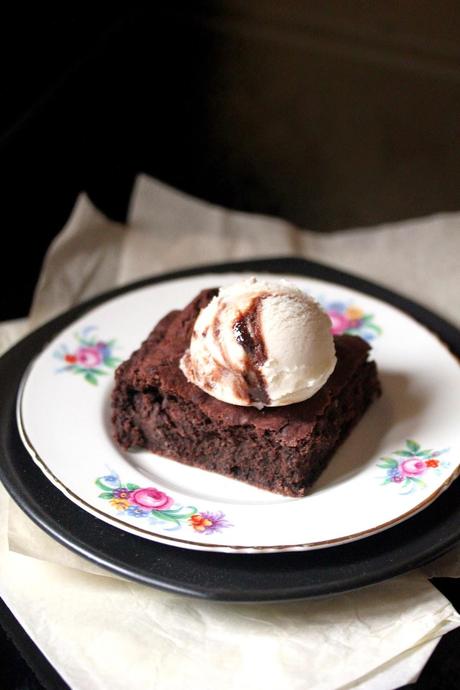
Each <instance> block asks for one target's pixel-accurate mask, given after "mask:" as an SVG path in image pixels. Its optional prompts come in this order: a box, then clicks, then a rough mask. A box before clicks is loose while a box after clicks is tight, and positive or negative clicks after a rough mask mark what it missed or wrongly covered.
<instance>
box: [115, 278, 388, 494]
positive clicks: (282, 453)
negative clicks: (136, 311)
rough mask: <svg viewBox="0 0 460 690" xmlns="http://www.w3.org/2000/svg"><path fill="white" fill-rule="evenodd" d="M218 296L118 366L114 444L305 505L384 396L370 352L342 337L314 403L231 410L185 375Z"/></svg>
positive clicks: (208, 294) (199, 301)
mask: <svg viewBox="0 0 460 690" xmlns="http://www.w3.org/2000/svg"><path fill="white" fill-rule="evenodd" d="M215 294H217V290H203V291H202V292H201V293H200V294H199V295H198V296H197V297H196V298H195V299H194V300H193V301H192V302H191V303H190V304H189V305H188V306H187V307H185V309H183V310H182V311H173V312H171V313H169V314H168V315H167V316H165V317H164V318H163V319H162V320H161V321H160V322H159V323H158V324H157V326H156V327H155V328H154V329H153V331H152V333H151V334H150V335H149V336H148V338H147V340H145V342H144V343H142V345H141V347H140V348H139V349H138V350H137V351H136V352H134V353H133V354H132V355H131V357H130V358H129V359H128V360H127V361H126V362H124V363H123V364H121V365H120V366H119V367H118V369H117V371H116V374H115V379H116V384H115V389H114V391H113V395H112V422H113V430H114V438H115V440H116V442H117V443H118V444H119V445H120V446H121V447H122V448H124V449H134V448H142V449H147V450H149V451H152V452H153V453H157V454H158V455H163V456H166V457H168V458H172V459H174V460H178V461H179V462H181V463H184V464H186V465H192V466H194V467H199V468H201V469H205V470H209V471H211V472H218V473H219V474H222V475H225V476H227V477H233V478H235V479H238V480H240V481H244V482H247V483H249V484H253V485H255V486H258V487H260V488H263V489H266V490H269V491H273V492H276V493H280V494H285V495H288V496H304V495H305V494H306V492H307V490H308V488H309V487H310V486H311V485H312V484H313V482H314V481H315V480H316V479H317V478H318V476H319V475H320V473H321V472H322V471H323V470H324V468H325V467H326V465H327V463H328V461H329V460H330V458H331V456H332V455H333V453H334V450H335V449H336V448H337V446H338V445H339V444H340V443H341V442H342V441H343V439H344V438H345V437H346V436H347V434H348V432H349V431H350V429H351V428H352V427H353V426H354V425H355V424H356V423H357V421H358V420H359V419H360V418H361V416H362V415H363V413H364V412H365V410H366V408H367V407H368V406H369V404H370V403H371V402H372V400H373V399H374V398H376V397H378V396H379V395H380V384H379V381H378V377H377V369H376V365H375V363H374V362H373V361H368V354H369V349H370V348H369V345H368V344H367V342H366V341H364V340H362V339H361V338H359V337H357V336H352V335H341V336H336V337H335V347H336V355H337V364H336V367H335V370H334V372H333V373H332V375H331V376H330V378H329V379H328V381H327V382H326V384H325V385H324V386H323V387H322V388H321V389H320V390H319V391H318V392H317V393H316V394H315V395H314V396H313V397H312V398H310V399H308V400H305V401H303V402H299V403H295V404H293V405H286V406H283V407H265V408H263V409H262V410H258V409H256V408H255V407H241V406H238V405H230V404H228V403H225V402H221V401H220V400H217V399H216V398H213V397H212V396H210V395H208V394H207V393H205V392H204V391H202V390H201V389H200V388H198V387H197V386H195V385H194V384H192V383H189V382H188V381H187V379H186V378H185V376H184V375H183V373H182V371H181V370H180V369H179V360H180V359H181V357H182V355H183V354H184V351H185V350H186V349H187V347H188V346H189V342H190V336H191V333H192V329H193V325H194V322H195V319H196V317H197V315H198V313H199V311H200V310H201V309H202V308H203V307H205V306H206V305H207V304H208V303H209V301H210V300H211V299H212V297H213V296H214V295H215ZM154 462H155V460H154V459H153V458H152V463H154Z"/></svg>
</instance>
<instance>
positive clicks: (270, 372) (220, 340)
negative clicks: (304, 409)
mask: <svg viewBox="0 0 460 690" xmlns="http://www.w3.org/2000/svg"><path fill="white" fill-rule="evenodd" d="M335 364H336V357H335V348H334V341H333V338H332V334H331V322H330V320H329V317H328V316H327V314H325V313H324V312H323V311H322V309H321V308H320V307H319V305H318V304H317V303H316V302H315V301H314V300H313V299H312V298H311V297H309V296H308V295H306V294H305V293H304V292H303V291H302V290H300V289H299V288H298V287H296V286H295V285H293V284H292V283H290V282H288V281H286V280H258V279H256V278H249V279H246V280H242V281H240V282H238V283H235V284H233V285H230V286H228V287H223V288H221V289H220V291H219V294H218V295H217V296H216V297H214V298H213V299H212V300H211V302H210V303H209V304H208V305H207V306H206V307H205V308H204V309H202V310H201V312H200V313H199V315H198V317H197V319H196V322H195V325H194V329H193V333H192V337H191V341H190V348H189V349H188V350H187V352H186V353H185V354H184V356H183V357H182V359H181V362H180V367H181V369H182V371H183V373H184V374H185V376H186V377H187V379H188V380H189V381H191V382H192V383H194V384H195V385H196V386H199V388H201V389H202V390H204V391H206V392H207V393H209V394H210V395H212V396H214V397H215V398H218V399H219V400H223V401H224V402H227V403H231V404H233V405H245V406H248V405H254V406H255V407H258V408H262V407H264V406H269V407H275V406H281V405H290V404H292V403H296V402H300V401H302V400H306V399H307V398H310V397H312V396H313V395H314V394H315V393H316V392H317V391H318V390H319V389H320V388H321V387H322V386H323V385H324V384H325V383H326V381H327V379H328V378H329V376H330V375H331V373H332V372H333V370H334V367H335Z"/></svg>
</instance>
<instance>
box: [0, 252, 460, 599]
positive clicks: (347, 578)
mask: <svg viewBox="0 0 460 690" xmlns="http://www.w3.org/2000/svg"><path fill="white" fill-rule="evenodd" d="M237 271H245V272H248V271H254V272H255V271H262V272H272V273H284V274H291V275H292V274H298V275H301V276H307V277H310V278H318V279H321V280H325V281H329V282H334V283H338V284H341V285H345V286H347V287H351V288H354V289H356V290H359V291H361V292H364V293H367V294H369V295H372V296H374V297H376V298H378V299H380V300H382V301H386V302H388V303H390V304H392V305H394V306H396V307H398V308H399V309H401V310H403V311H405V312H406V313H408V314H410V315H411V316H412V317H414V318H415V319H417V320H418V321H419V322H420V323H422V324H424V325H425V326H426V327H427V328H429V329H430V330H431V331H433V332H434V333H436V334H437V335H438V336H439V338H440V339H441V340H442V341H444V343H445V344H446V345H447V346H448V347H449V348H450V350H451V351H452V352H453V353H454V354H456V355H457V356H460V332H459V331H458V329H456V328H454V327H453V326H452V325H451V324H449V323H447V322H446V321H444V320H443V319H441V318H439V317H438V316H436V315H435V314H433V313H432V312H430V311H428V310H426V309H425V308H423V307H421V306H420V305H417V304H415V303H413V302H411V301H409V300H407V299H405V298H403V297H401V296H400V295H397V294H395V293H393V292H391V291H389V290H387V289H385V288H382V287H380V286H377V285H374V284H372V283H369V282H367V281H365V280H362V279H360V278H357V277H355V276H351V275H349V274H345V273H342V272H339V271H337V270H334V269H332V268H328V267H326V266H322V265H320V264H317V263H312V262H310V261H305V260H303V259H294V258H280V259H267V260H255V261H249V262H240V263H231V264H230V263H226V264H219V265H215V266H203V267H199V268H195V269H191V270H186V271H180V272H176V273H169V274H167V275H162V276H157V277H155V278H152V279H148V280H144V281H141V282H138V283H135V284H133V285H129V286H127V287H123V288H120V289H116V290H112V291H111V292H109V293H106V294H104V295H102V296H99V297H97V298H95V299H93V300H91V301H89V302H86V303H85V304H83V305H80V306H78V307H75V308H74V309H72V310H70V311H68V312H67V313H65V314H64V315H62V316H59V317H58V318H56V319H54V320H52V321H50V322H49V323H47V324H45V325H44V326H42V327H41V328H40V329H38V330H37V331H35V332H34V333H32V334H31V335H29V336H27V337H26V338H24V339H23V340H22V341H21V342H20V343H18V344H17V345H16V346H15V347H13V348H12V349H11V350H9V351H8V352H7V353H6V354H5V355H4V356H3V357H2V358H1V359H0V381H1V382H2V407H1V411H0V478H1V480H2V482H3V483H4V485H5V487H6V488H7V490H8V491H9V493H10V494H11V496H12V497H13V499H14V500H15V501H16V503H17V504H18V505H19V506H20V507H21V508H22V509H23V510H24V511H25V513H27V515H29V517H30V518H32V520H34V521H35V522H36V523H37V525H39V526H40V527H41V528H42V529H43V530H45V531H46V532H47V533H48V534H50V535H51V536H52V537H54V538H55V539H56V540H57V541H59V542H60V543H61V544H63V545H64V546H67V547H68V548H69V549H71V550H73V551H75V552H76V553H78V554H79V555H81V556H84V557H85V558H88V559H89V560H91V561H93V562H94V563H97V564H98V565H100V566H102V567H104V568H107V569H108V570H110V571H112V572H114V573H118V574H119V575H122V576H124V577H127V578H130V579H132V580H135V581H137V582H142V583H144V584H147V585H151V586H154V587H159V588H161V589H164V590H168V591H171V592H177V593H181V594H187V595H192V596H197V597H202V598H207V599H213V600H218V601H238V602H253V601H282V600H288V599H305V598H309V597H321V596H329V595H332V594H337V593H339V592H345V591H349V590H353V589H357V588H359V587H363V586H366V585H370V584H373V583H375V582H379V581H381V580H385V579H388V578H390V577H393V576H396V575H399V574H401V573H404V572H406V571H408V570H411V569H412V568H416V567H418V566H420V565H422V564H424V563H427V562H429V561H430V560H432V559H434V558H435V557H437V556H440V555H441V554H443V553H445V552H446V551H448V550H449V549H450V548H451V547H453V546H454V545H455V544H456V543H457V542H458V541H459V540H460V481H455V482H454V483H453V484H452V486H451V487H450V488H449V489H448V490H447V491H445V492H444V493H443V494H442V495H441V496H440V497H439V498H437V499H436V501H434V503H432V504H431V505H430V506H429V507H427V508H426V509H425V510H423V511H422V512H421V513H419V514H418V515H416V516H414V517H412V518H410V519H408V520H406V521H405V522H404V523H402V524H400V525H397V526H395V527H392V528H391V529H388V530H385V531H384V532H381V533H379V534H376V535H374V536H371V537H368V538H366V539H362V540H359V541H355V542H352V543H348V544H343V545H341V546H333V547H329V548H325V549H319V550H314V551H304V552H295V553H279V554H276V553H275V554H226V553H215V552H207V551H193V550H189V549H184V548H176V547H172V546H166V545H164V544H159V543H155V542H152V541H149V540H147V539H143V538H141V537H137V536H134V535H132V534H129V533H128V532H124V531H122V530H119V529H117V528H115V527H112V526H111V525H108V524H106V523H105V522H103V521H101V520H99V519H97V518H95V517H93V516H92V515H90V514H89V513H87V512H85V511H84V510H82V509H81V508H79V507H78V506H76V505H75V504H74V503H72V502H71V501H70V500H69V499H67V498H66V497H65V496H64V494H62V493H61V492H60V491H59V490H58V489H56V488H55V487H54V486H53V485H52V484H51V483H50V481H49V480H48V479H47V478H46V477H45V475H44V474H43V473H42V472H41V470H40V469H39V468H38V467H37V466H36V465H35V463H34V462H33V461H32V460H31V458H30V456H29V454H28V452H27V451H26V449H25V448H24V446H23V444H22V442H21V440H20V437H19V433H18V428H17V425H16V397H17V392H18V387H19V384H20V381H21V378H22V376H23V374H24V371H25V369H26V368H27V366H28V364H29V363H30V361H31V360H32V359H33V358H34V356H35V355H37V354H38V353H39V352H40V351H41V349H42V348H43V347H44V346H45V345H46V344H47V343H48V342H49V340H50V339H52V338H53V337H54V336H55V335H57V334H58V333H59V332H60V331H61V330H62V329H63V328H65V327H66V326H67V325H69V324H70V323H71V322H72V321H74V320H75V319H76V318H78V317H80V316H81V315H83V314H84V313H85V312H86V311H88V310H89V309H92V308H93V307H95V306H97V305H99V304H102V303H103V302H105V301H107V300H109V299H111V298H112V297H115V296H117V295H120V294H123V293H124V292H128V291H130V290H133V289H136V288H138V287H141V286H145V285H149V284H153V283H159V282H162V281H165V280H171V279H175V278H182V277H185V276H191V275H197V274H199V273H203V272H206V273H224V272H237ZM43 395H44V400H43V404H45V405H46V391H44V392H43ZM337 517H338V519H340V516H337Z"/></svg>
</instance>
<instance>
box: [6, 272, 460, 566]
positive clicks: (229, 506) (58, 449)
mask: <svg viewBox="0 0 460 690" xmlns="http://www.w3.org/2000/svg"><path fill="white" fill-rule="evenodd" d="M260 275H266V274H260ZM240 277H241V274H239V275H238V276H236V275H235V274H224V275H222V274H219V275H200V276H194V277H190V278H185V279H180V280H173V281H168V282H163V283H159V284H154V285H151V286H148V287H144V288H141V289H137V290H133V291H131V292H128V293H126V294H124V295H122V296H120V297H117V298H114V299H111V300H109V301H107V302H105V303H104V304H103V305H101V306H99V307H97V308H95V309H93V310H92V311H90V312H88V313H86V314H85V315H84V316H83V317H82V318H80V319H78V320H77V321H75V322H74V323H73V324H72V325H71V326H69V327H68V328H66V329H65V330H64V331H62V332H61V333H60V334H59V336H57V337H56V338H55V339H54V340H53V341H52V342H51V343H50V344H49V345H48V346H47V347H46V348H45V349H44V351H43V352H42V353H41V354H40V355H39V356H38V357H37V358H36V360H35V361H34V362H33V363H32V364H31V366H30V368H29V370H28V371H27V373H26V375H25V377H24V380H23V384H22V387H21V391H20V394H19V396H18V425H19V429H20V433H21V437H22V440H23V442H24V444H25V445H26V447H27V449H28V450H29V452H30V454H31V456H32V458H33V459H34V460H35V462H36V463H37V464H38V466H39V467H40V468H41V470H42V471H43V472H44V473H45V475H46V476H47V477H48V478H49V480H50V481H51V482H52V483H53V484H54V485H55V486H57V487H58V488H59V489H60V490H61V491H62V492H63V493H64V494H65V495H66V496H68V497H69V498H70V499H71V500H72V501H73V502H75V503H76V504H77V505H79V506H80V507H81V508H83V509H84V510H86V511H88V512H90V513H92V514H93V515H95V516H97V517H98V518H100V519H101V520H104V521H105V522H108V523H110V524H112V525H115V526H116V527H119V528H120V529H122V530H124V531H127V532H131V533H133V534H137V535H140V536H142V537H146V538H148V539H152V540H155V541H160V542H164V543H167V544H172V545H176V546H183V547H186V548H192V549H201V550H217V551H230V552H235V551H239V552H249V553H257V552H267V551H275V552H280V551H288V550H306V549H315V548H322V547H325V546H331V545H336V544H340V543H344V542H347V541H351V540H356V539H360V538H363V537H366V536H368V535H371V534H373V533H376V532H378V531H381V530H383V529H386V528H387V527H390V526H392V525H394V524H396V523H398V522H401V521H402V520H405V519H406V518H408V517H410V516H412V515H414V514H415V513H416V512H418V511H420V510H421V509H423V508H424V507H426V506H427V505H428V504H429V503H431V502H432V501H433V500H434V499H435V498H436V497H437V496H438V495H439V494H440V493H441V492H442V491H443V490H444V489H445V488H447V487H448V486H449V485H450V483H451V482H452V481H453V480H454V479H455V478H456V476H457V475H458V473H459V472H460V466H459V465H460V455H459V447H460V427H459V424H458V401H459V398H460V396H459V393H460V370H459V367H458V364H457V362H456V360H455V359H454V357H453V356H452V355H451V354H450V353H449V351H448V350H447V348H446V347H445V346H444V345H443V344H442V343H441V341H439V340H438V338H436V337H435V336H434V335H433V334H431V333H430V332H429V331H428V330H427V329H426V328H424V327H423V326H421V325H420V324H418V323H417V322H416V321H414V320H413V319H412V318H411V317H409V316H407V315H406V314H404V313H403V312H401V311H399V310H398V309H395V308H394V307H392V306H390V305H389V304H386V303H384V302H381V301H380V300H377V299H375V298H372V297H370V296H368V295H365V294H363V293H360V292H357V291H354V290H350V289H348V288H345V287H342V286H340V285H335V284H331V283H328V282H323V281H319V280H314V279H309V278H308V279H307V278H301V277H298V276H292V277H291V276H287V277H289V278H290V279H291V280H292V281H293V282H295V283H296V284H297V285H299V287H301V288H302V289H304V290H305V291H307V292H309V293H310V294H312V295H313V296H314V297H315V298H317V299H318V300H319V301H320V302H322V304H323V305H324V306H325V308H326V310H327V311H328V312H329V314H330V315H331V318H332V321H333V323H334V326H335V329H336V332H343V331H344V329H346V331H347V332H354V333H358V334H360V335H362V336H363V337H365V338H367V339H369V340H371V341H372V354H373V357H374V358H375V360H376V362H377V366H378V369H379V373H380V379H381V382H382V387H383V395H382V397H381V398H380V399H379V400H378V401H377V402H375V403H373V405H372V406H371V408H370V409H369V410H368V412H367V413H366V414H365V416H364V418H363V419H362V420H361V422H360V423H359V424H358V426H357V427H356V428H355V429H354V430H353V431H352V433H351V435H350V436H349V438H348V439H347V440H346V441H345V442H344V443H343V445H342V446H341V448H340V449H339V450H338V451H337V452H336V453H335V455H334V457H333V459H332V461H331V463H330V465H329V466H328V468H327V469H326V471H325V472H324V473H323V474H322V476H321V477H320V479H319V481H318V482H317V483H316V484H315V486H314V487H313V489H312V490H311V492H310V494H309V495H308V496H307V497H305V498H297V499H293V498H286V497H283V496H279V495H276V494H272V493H269V492H266V491H262V490H260V489H256V488H253V487H251V486H248V485H246V484H244V483H242V482H239V481H237V480H234V479H227V478H224V477H221V476H219V475H215V474H211V473H209V472H205V471H203V470H199V469H195V468H190V467H187V466H185V465H182V464H180V463H178V462H175V461H172V460H168V459H165V458H161V457H159V456H156V455H152V454H150V453H147V452H136V453H125V452H122V451H121V450H120V449H119V448H118V447H117V446H116V445H115V444H114V442H113V440H112V438H111V430H110V394H111V390H112V387H113V371H114V367H115V366H116V365H117V362H118V361H121V360H123V359H126V358H127V357H129V355H130V354H131V352H132V351H133V350H134V349H136V348H137V347H138V346H139V345H140V343H141V341H142V340H144V339H145V337H146V336H147V335H148V333H149V332H150V331H151V329H152V327H153V326H154V325H155V323H156V322H157V321H158V320H159V319H160V318H161V317H162V316H164V315H165V314H166V313H167V312H168V311H170V310H171V309H177V308H182V307H183V306H185V305H186V304H187V303H188V302H189V301H190V300H191V299H192V298H193V297H194V296H195V295H196V293H197V292H198V291H199V290H201V289H202V288H205V287H214V286H217V285H222V284H227V283H229V282H232V281H234V280H235V279H237V278H240ZM277 277H278V278H279V276H277Z"/></svg>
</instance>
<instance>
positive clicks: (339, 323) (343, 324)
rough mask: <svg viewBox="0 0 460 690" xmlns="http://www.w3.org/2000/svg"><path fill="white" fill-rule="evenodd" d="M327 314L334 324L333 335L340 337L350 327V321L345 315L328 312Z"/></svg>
mask: <svg viewBox="0 0 460 690" xmlns="http://www.w3.org/2000/svg"><path fill="white" fill-rule="evenodd" d="M327 313H328V315H329V318H330V320H331V324H332V327H331V331H332V335H340V334H341V333H344V332H345V331H346V330H347V328H349V327H350V320H349V319H348V318H347V317H346V316H345V315H344V314H341V313H340V312H338V311H328V312H327Z"/></svg>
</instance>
